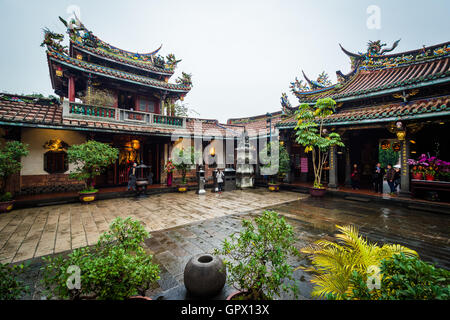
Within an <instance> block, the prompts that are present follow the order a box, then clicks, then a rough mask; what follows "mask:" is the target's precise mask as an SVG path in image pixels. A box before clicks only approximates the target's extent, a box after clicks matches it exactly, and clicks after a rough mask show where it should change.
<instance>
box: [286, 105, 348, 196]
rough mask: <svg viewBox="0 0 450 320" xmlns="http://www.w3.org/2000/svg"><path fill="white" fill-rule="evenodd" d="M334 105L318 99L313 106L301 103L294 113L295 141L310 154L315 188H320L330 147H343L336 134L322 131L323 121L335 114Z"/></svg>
mask: <svg viewBox="0 0 450 320" xmlns="http://www.w3.org/2000/svg"><path fill="white" fill-rule="evenodd" d="M335 105H336V102H335V101H334V100H333V99H331V98H325V99H318V100H317V102H316V104H315V105H314V106H311V105H309V104H307V103H302V104H301V105H300V106H299V107H298V110H297V111H296V116H297V125H296V126H295V129H294V130H295V136H296V137H295V140H296V142H297V143H298V144H301V145H302V146H304V147H305V152H310V151H311V152H312V160H313V167H314V187H315V188H322V185H321V183H320V181H321V178H322V170H323V166H324V164H325V163H326V161H327V158H328V150H329V149H330V147H335V146H340V147H343V146H344V143H342V141H341V137H340V135H339V134H338V133H336V132H329V131H327V130H326V129H323V124H324V119H325V118H326V117H328V116H330V115H332V114H333V113H334V112H335Z"/></svg>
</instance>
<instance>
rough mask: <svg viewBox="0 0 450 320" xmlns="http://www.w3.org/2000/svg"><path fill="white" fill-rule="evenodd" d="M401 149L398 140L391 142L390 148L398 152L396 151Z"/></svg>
mask: <svg viewBox="0 0 450 320" xmlns="http://www.w3.org/2000/svg"><path fill="white" fill-rule="evenodd" d="M401 149H402V145H401V143H400V142H394V143H393V144H392V150H394V151H396V152H398V151H400V150H401Z"/></svg>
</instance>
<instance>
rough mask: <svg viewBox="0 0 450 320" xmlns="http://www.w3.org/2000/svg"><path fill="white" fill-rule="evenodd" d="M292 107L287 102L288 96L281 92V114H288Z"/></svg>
mask: <svg viewBox="0 0 450 320" xmlns="http://www.w3.org/2000/svg"><path fill="white" fill-rule="evenodd" d="M291 109H292V105H291V103H290V102H289V98H288V96H287V94H286V93H285V92H283V93H282V94H281V110H282V111H283V114H290V113H291Z"/></svg>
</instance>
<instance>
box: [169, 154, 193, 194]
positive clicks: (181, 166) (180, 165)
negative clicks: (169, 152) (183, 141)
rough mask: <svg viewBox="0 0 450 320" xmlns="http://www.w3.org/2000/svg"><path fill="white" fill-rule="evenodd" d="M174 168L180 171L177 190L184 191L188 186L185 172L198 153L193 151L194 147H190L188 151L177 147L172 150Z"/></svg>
mask: <svg viewBox="0 0 450 320" xmlns="http://www.w3.org/2000/svg"><path fill="white" fill-rule="evenodd" d="M174 154H175V159H174V165H175V168H176V169H177V170H178V171H179V172H180V173H181V182H180V183H179V184H178V191H179V192H186V191H187V188H188V184H187V179H186V174H187V171H188V170H189V169H190V168H191V167H192V165H193V164H194V163H195V159H196V158H197V157H198V155H199V154H198V153H197V152H196V151H195V149H194V147H191V148H190V149H189V150H188V151H186V150H185V149H184V148H177V149H176V150H174Z"/></svg>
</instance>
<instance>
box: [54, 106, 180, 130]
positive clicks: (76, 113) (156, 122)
mask: <svg viewBox="0 0 450 320" xmlns="http://www.w3.org/2000/svg"><path fill="white" fill-rule="evenodd" d="M62 106H63V118H64V119H77V120H90V121H98V122H105V121H106V122H116V123H122V124H134V125H142V126H151V127H161V128H186V118H183V117H174V116H166V115H162V114H156V113H150V112H142V111H134V110H127V109H119V108H114V107H103V106H95V105H89V104H84V103H78V102H69V101H68V100H64V101H63V104H62Z"/></svg>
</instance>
